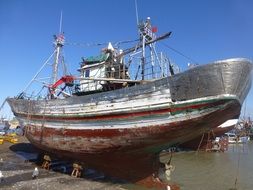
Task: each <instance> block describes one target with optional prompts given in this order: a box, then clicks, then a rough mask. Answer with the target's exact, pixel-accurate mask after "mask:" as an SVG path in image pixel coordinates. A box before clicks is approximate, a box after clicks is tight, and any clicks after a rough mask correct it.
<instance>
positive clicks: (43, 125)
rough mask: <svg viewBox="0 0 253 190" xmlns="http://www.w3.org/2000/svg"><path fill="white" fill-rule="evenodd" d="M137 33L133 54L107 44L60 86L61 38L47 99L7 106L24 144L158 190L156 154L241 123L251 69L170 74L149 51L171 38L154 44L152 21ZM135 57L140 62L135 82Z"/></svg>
mask: <svg viewBox="0 0 253 190" xmlns="http://www.w3.org/2000/svg"><path fill="white" fill-rule="evenodd" d="M139 32H140V40H139V43H138V44H137V45H135V46H134V47H132V48H128V49H125V50H120V49H116V48H115V47H113V46H112V45H111V44H109V45H108V47H107V48H105V49H103V51H102V54H101V55H100V56H97V57H91V58H87V59H83V60H82V64H81V67H80V68H79V71H80V76H70V75H66V76H63V77H61V78H60V79H59V80H58V78H57V69H58V64H59V63H60V62H59V59H60V52H61V48H62V47H63V45H64V36H63V34H62V33H61V34H59V35H58V36H56V38H55V51H54V54H52V56H51V57H53V56H55V60H54V65H53V75H52V79H53V80H52V83H51V84H49V85H47V87H48V88H47V89H48V94H47V95H46V96H44V97H43V98H42V97H41V96H40V97H35V98H32V97H29V98H26V96H25V93H24V92H22V93H21V95H19V96H18V97H14V98H7V102H8V103H9V105H10V107H11V110H12V112H13V113H14V115H15V116H16V118H17V119H18V120H19V122H20V125H21V126H25V128H26V130H25V136H26V137H27V139H28V140H29V141H30V142H31V143H32V144H33V145H35V146H36V147H37V148H39V149H41V150H42V151H44V152H47V153H49V154H54V155H57V156H58V157H60V158H61V157H63V158H64V159H66V158H67V159H70V160H73V161H78V162H82V163H84V165H85V166H89V167H92V168H94V169H97V170H99V171H102V172H104V173H105V174H107V175H111V176H114V177H118V178H121V179H125V180H127V181H130V182H134V183H138V184H141V185H144V186H146V187H150V188H153V187H156V188H157V187H163V188H164V187H166V183H165V182H161V181H159V180H157V179H156V176H157V172H158V169H159V165H160V164H159V159H158V155H159V152H160V151H161V150H163V149H166V148H168V147H170V146H174V145H178V144H182V143H184V142H187V141H189V140H191V139H194V138H196V137H198V136H199V135H201V134H203V133H204V132H206V131H210V130H212V129H214V128H216V127H217V126H219V125H220V124H222V123H224V122H225V121H227V120H229V119H231V118H235V117H239V115H240V111H241V106H242V103H243V101H244V99H245V97H246V96H247V93H248V92H249V89H250V87H251V70H252V62H251V61H250V60H248V59H244V58H234V59H226V60H220V61H216V62H213V63H210V64H206V65H199V66H196V67H193V68H191V69H189V70H186V71H184V72H181V73H176V72H175V71H174V70H173V66H172V64H171V63H170V61H169V59H167V58H166V57H164V56H163V55H164V54H159V53H158V52H157V51H156V50H155V42H156V43H158V41H160V40H163V39H165V38H167V37H169V36H170V34H171V33H170V32H169V33H166V34H165V35H162V36H160V37H157V36H156V34H155V33H154V32H155V30H153V28H152V27H151V23H150V19H147V21H144V22H141V23H140V24H139ZM146 49H147V50H151V51H150V54H149V56H148V55H147V52H146V51H147V50H146ZM127 55H129V57H128V61H126V56H127ZM136 55H138V56H139V57H141V59H140V62H137V64H136V65H135V71H136V74H133V70H134V69H133V67H132V66H133V62H134V59H133V57H134V56H136ZM158 55H160V56H158ZM138 56H137V57H138ZM155 62H156V64H158V66H157V67H155ZM165 65H166V66H165ZM165 68H166V69H165ZM166 70H167V71H168V70H169V71H170V73H167V74H166V73H165V72H164V71H166ZM242 73H243V74H242ZM36 77H37V74H36V76H35V77H34V80H35V78H36ZM43 84H44V86H45V84H48V83H43ZM61 85H62V86H61ZM67 89H71V90H70V91H67ZM69 92H71V93H69ZM171 189H173V188H171Z"/></svg>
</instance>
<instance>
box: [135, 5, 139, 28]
mask: <svg viewBox="0 0 253 190" xmlns="http://www.w3.org/2000/svg"><path fill="white" fill-rule="evenodd" d="M135 15H136V22H137V26H138V25H139V14H138V7H137V0H135Z"/></svg>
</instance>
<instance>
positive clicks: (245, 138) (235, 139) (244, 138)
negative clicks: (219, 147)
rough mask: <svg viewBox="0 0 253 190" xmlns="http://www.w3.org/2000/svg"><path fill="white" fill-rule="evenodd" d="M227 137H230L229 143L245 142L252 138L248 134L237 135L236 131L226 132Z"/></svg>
mask: <svg viewBox="0 0 253 190" xmlns="http://www.w3.org/2000/svg"><path fill="white" fill-rule="evenodd" d="M224 136H225V137H227V138H228V143H229V144H238V143H239V144H245V143H247V142H248V141H249V140H250V137H248V136H240V135H236V134H235V133H232V132H230V133H225V134H224Z"/></svg>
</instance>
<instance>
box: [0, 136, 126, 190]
mask: <svg viewBox="0 0 253 190" xmlns="http://www.w3.org/2000/svg"><path fill="white" fill-rule="evenodd" d="M36 157H37V152H36V149H35V148H34V147H33V146H32V145H31V144H30V143H29V142H28V141H27V140H26V138H25V137H19V142H18V143H17V144H11V143H9V142H4V144H2V145H0V171H2V174H3V179H2V181H1V182H0V189H4V190H58V189H60V190H84V189H85V190H86V189H87V190H101V189H105V190H123V189H125V188H123V187H122V186H123V185H122V184H120V183H117V182H114V181H113V180H111V179H109V180H108V179H106V178H105V177H104V176H103V175H100V174H98V173H96V174H94V172H92V171H91V172H88V173H86V174H84V176H83V177H82V178H74V177H71V176H70V175H69V173H67V174H65V173H62V172H56V171H52V170H50V171H47V170H44V169H41V168H40V166H39V165H36V163H35V161H31V159H36ZM28 160H30V161H28ZM35 167H38V169H39V176H38V178H37V179H32V174H33V170H34V168H35Z"/></svg>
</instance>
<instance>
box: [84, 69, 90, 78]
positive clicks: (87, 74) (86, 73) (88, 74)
mask: <svg viewBox="0 0 253 190" xmlns="http://www.w3.org/2000/svg"><path fill="white" fill-rule="evenodd" d="M85 77H90V69H87V70H86V71H85Z"/></svg>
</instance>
